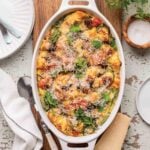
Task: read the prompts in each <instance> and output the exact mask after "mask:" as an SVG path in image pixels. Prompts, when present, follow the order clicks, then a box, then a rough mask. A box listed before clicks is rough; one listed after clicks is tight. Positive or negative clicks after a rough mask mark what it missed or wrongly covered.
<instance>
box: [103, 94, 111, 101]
mask: <svg viewBox="0 0 150 150" xmlns="http://www.w3.org/2000/svg"><path fill="white" fill-rule="evenodd" d="M102 98H103V99H104V100H105V101H106V102H109V101H110V94H109V92H104V93H103V94H102Z"/></svg>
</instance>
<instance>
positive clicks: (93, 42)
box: [92, 40, 102, 49]
mask: <svg viewBox="0 0 150 150" xmlns="http://www.w3.org/2000/svg"><path fill="white" fill-rule="evenodd" d="M92 46H93V47H94V48H97V49H98V48H100V47H101V46H102V42H101V41H98V40H93V41H92Z"/></svg>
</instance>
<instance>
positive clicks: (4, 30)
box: [0, 24, 12, 44]
mask: <svg viewBox="0 0 150 150" xmlns="http://www.w3.org/2000/svg"><path fill="white" fill-rule="evenodd" d="M0 30H1V32H2V35H3V38H4V41H5V43H6V44H11V42H12V39H11V37H10V35H9V34H8V31H7V30H6V29H5V28H4V27H3V25H1V24H0Z"/></svg>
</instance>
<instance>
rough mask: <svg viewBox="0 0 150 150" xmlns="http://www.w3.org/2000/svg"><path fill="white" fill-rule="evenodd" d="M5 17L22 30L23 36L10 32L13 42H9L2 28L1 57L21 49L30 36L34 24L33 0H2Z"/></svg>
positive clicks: (1, 6) (0, 4) (0, 5)
mask: <svg viewBox="0 0 150 150" xmlns="http://www.w3.org/2000/svg"><path fill="white" fill-rule="evenodd" d="M0 9H3V11H4V14H5V18H6V19H9V21H10V22H12V25H13V26H14V27H15V28H17V29H18V30H19V31H20V32H21V38H16V37H14V36H13V35H12V34H10V33H9V37H10V38H11V44H7V43H6V42H5V40H4V37H3V34H2V32H1V30H0V59H4V58H6V57H8V56H10V55H11V54H13V53H14V52H16V51H17V50H18V49H20V48H21V47H22V46H23V45H24V44H25V42H26V41H27V40H28V38H29V37H30V34H31V32H32V29H33V25H34V18H35V16H34V6H33V1H32V0H0Z"/></svg>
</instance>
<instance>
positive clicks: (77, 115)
mask: <svg viewBox="0 0 150 150" xmlns="http://www.w3.org/2000/svg"><path fill="white" fill-rule="evenodd" d="M75 115H76V117H77V118H78V119H81V118H82V117H84V116H85V114H84V111H83V109H81V108H79V109H78V110H76V111H75Z"/></svg>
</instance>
